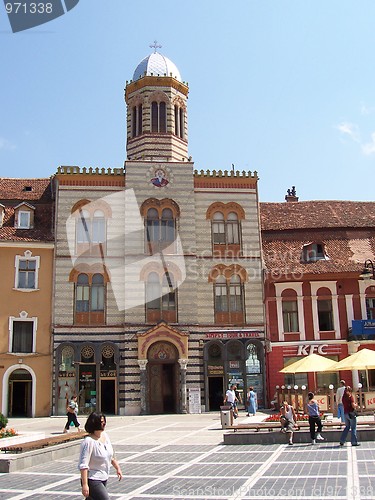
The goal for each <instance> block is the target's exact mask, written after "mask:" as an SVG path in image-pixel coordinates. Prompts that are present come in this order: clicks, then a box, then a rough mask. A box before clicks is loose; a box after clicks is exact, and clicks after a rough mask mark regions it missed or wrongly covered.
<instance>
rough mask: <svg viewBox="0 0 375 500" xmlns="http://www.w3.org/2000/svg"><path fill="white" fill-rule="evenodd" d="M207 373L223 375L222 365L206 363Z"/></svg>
mask: <svg viewBox="0 0 375 500" xmlns="http://www.w3.org/2000/svg"><path fill="white" fill-rule="evenodd" d="M207 373H208V375H224V367H223V366H221V365H208V366H207Z"/></svg>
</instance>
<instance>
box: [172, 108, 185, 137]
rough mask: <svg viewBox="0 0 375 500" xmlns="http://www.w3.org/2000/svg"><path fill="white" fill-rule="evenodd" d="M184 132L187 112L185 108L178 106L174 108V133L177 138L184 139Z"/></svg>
mask: <svg viewBox="0 0 375 500" xmlns="http://www.w3.org/2000/svg"><path fill="white" fill-rule="evenodd" d="M184 130H185V111H184V110H183V108H180V107H179V106H177V104H176V105H175V107H174V133H175V135H177V137H181V139H183V138H184V135H185V134H184Z"/></svg>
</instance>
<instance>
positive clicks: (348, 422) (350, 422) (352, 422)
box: [340, 413, 358, 444]
mask: <svg viewBox="0 0 375 500" xmlns="http://www.w3.org/2000/svg"><path fill="white" fill-rule="evenodd" d="M344 418H345V428H344V430H343V431H342V433H341V437H340V443H345V441H346V438H347V436H348V433H349V429H351V431H352V432H351V443H352V444H357V442H358V440H357V417H356V416H355V415H352V416H351V417H350V416H349V413H345V414H344Z"/></svg>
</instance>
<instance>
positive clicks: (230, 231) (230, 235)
mask: <svg viewBox="0 0 375 500" xmlns="http://www.w3.org/2000/svg"><path fill="white" fill-rule="evenodd" d="M227 243H228V244H229V245H239V243H240V231H239V223H238V215H237V214H236V213H235V212H229V214H228V218H227Z"/></svg>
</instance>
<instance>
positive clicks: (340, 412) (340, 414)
mask: <svg viewBox="0 0 375 500" xmlns="http://www.w3.org/2000/svg"><path fill="white" fill-rule="evenodd" d="M337 418H339V419H340V420H341V422H345V417H344V405H343V404H342V403H339V404H338V405H337Z"/></svg>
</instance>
